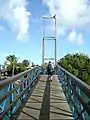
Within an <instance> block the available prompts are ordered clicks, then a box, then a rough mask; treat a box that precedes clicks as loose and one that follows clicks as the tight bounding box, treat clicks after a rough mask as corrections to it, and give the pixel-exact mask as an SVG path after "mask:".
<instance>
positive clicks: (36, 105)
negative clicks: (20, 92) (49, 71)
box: [18, 75, 73, 120]
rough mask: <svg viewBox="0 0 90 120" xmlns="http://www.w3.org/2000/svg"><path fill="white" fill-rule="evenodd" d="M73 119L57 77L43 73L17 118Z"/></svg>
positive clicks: (28, 119)
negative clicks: (49, 79)
mask: <svg viewBox="0 0 90 120" xmlns="http://www.w3.org/2000/svg"><path fill="white" fill-rule="evenodd" d="M26 119H27V120H66V119H68V120H73V117H72V113H71V110H70V108H69V106H68V103H67V101H66V99H65V96H64V93H63V90H62V88H61V85H60V83H59V80H58V77H57V76H55V75H54V76H53V80H52V82H49V81H48V76H47V75H43V76H42V77H41V78H40V80H39V81H38V84H37V85H36V87H35V89H34V91H33V93H32V94H31V96H30V97H29V99H28V101H27V103H26V104H25V106H24V108H23V109H22V111H21V114H20V115H19V117H18V120H26Z"/></svg>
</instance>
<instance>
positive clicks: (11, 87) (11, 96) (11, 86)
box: [10, 83, 14, 117]
mask: <svg viewBox="0 0 90 120" xmlns="http://www.w3.org/2000/svg"><path fill="white" fill-rule="evenodd" d="M13 87H14V84H13V83H12V84H11V85H10V90H12V89H13ZM13 100H14V93H12V94H11V95H10V104H11V103H12V102H13ZM13 108H14V107H13V106H12V107H11V109H10V117H12V115H13Z"/></svg>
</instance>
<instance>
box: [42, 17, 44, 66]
mask: <svg viewBox="0 0 90 120" xmlns="http://www.w3.org/2000/svg"><path fill="white" fill-rule="evenodd" d="M42 65H44V23H43V18H42Z"/></svg>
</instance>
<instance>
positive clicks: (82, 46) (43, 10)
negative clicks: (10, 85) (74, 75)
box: [0, 0, 90, 64]
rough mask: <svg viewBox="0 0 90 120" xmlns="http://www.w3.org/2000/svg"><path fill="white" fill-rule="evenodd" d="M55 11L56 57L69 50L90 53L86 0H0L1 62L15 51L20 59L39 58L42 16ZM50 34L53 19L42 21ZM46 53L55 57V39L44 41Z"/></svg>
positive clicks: (89, 6)
mask: <svg viewBox="0 0 90 120" xmlns="http://www.w3.org/2000/svg"><path fill="white" fill-rule="evenodd" d="M53 15H56V28H57V30H56V31H57V32H56V33H57V35H56V38H57V39H56V40H57V60H59V59H60V58H62V57H64V56H65V55H66V54H68V53H71V54H72V53H77V52H81V53H82V52H83V53H85V54H87V55H89V56H90V47H89V46H90V1H89V0H0V64H3V63H4V61H5V57H6V56H8V55H10V54H15V55H16V56H17V57H19V61H22V60H24V59H28V60H29V61H30V62H34V63H35V64H41V62H42V17H43V16H47V17H50V16H53ZM44 30H45V34H44V35H45V36H53V32H54V21H53V20H49V21H44ZM45 57H54V41H46V42H45Z"/></svg>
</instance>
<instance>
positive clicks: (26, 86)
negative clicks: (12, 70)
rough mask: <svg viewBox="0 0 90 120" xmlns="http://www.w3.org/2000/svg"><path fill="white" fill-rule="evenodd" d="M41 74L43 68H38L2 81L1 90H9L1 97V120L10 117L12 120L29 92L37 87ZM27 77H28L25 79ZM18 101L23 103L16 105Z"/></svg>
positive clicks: (0, 83) (0, 82)
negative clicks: (18, 81) (16, 82)
mask: <svg viewBox="0 0 90 120" xmlns="http://www.w3.org/2000/svg"><path fill="white" fill-rule="evenodd" d="M40 74H42V68H41V67H40V66H37V67H34V68H32V69H30V70H26V71H25V72H22V73H20V74H18V75H15V76H14V77H11V78H8V79H5V80H4V81H0V90H1V91H2V90H5V89H7V90H6V91H5V93H4V94H2V95H1V97H0V108H1V110H0V120H1V119H2V118H4V116H8V115H9V116H8V117H10V119H12V115H13V114H14V113H15V112H16V111H17V109H18V107H20V105H21V104H22V102H23V99H25V98H26V96H27V95H28V94H29V91H31V89H32V87H33V86H34V85H35V83H36V81H37V80H38V76H39V75H40ZM26 75H27V77H25V76H26ZM18 79H19V80H20V83H18V84H15V81H17V80H18ZM4 88H5V89H4ZM8 100H9V102H10V103H9V104H7V103H8ZM18 100H20V102H21V104H20V103H19V105H18V104H15V103H18V102H19V101H18ZM6 113H7V114H6Z"/></svg>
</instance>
